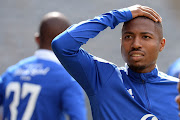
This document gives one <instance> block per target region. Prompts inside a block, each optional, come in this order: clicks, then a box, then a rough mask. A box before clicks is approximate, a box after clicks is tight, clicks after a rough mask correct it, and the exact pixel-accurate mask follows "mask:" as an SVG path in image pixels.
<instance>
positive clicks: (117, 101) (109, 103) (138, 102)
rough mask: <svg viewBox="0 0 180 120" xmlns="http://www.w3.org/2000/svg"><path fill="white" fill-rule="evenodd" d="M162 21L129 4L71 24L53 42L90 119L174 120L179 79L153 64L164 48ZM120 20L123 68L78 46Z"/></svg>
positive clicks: (176, 117)
mask: <svg viewBox="0 0 180 120" xmlns="http://www.w3.org/2000/svg"><path fill="white" fill-rule="evenodd" d="M161 21H162V20H161V17H160V16H159V15H158V13H157V12H156V11H154V10H153V9H152V8H149V7H147V6H141V5H134V6H131V7H128V8H123V9H119V10H112V11H110V12H108V13H104V14H102V15H100V16H97V17H95V18H94V19H89V20H87V21H83V22H80V23H78V24H74V25H73V26H71V27H69V28H68V29H67V30H66V31H65V32H63V33H62V34H60V35H58V36H57V37H56V38H55V39H54V40H53V42H52V49H53V51H54V52H55V54H56V56H57V57H58V59H59V60H60V61H61V63H62V65H63V66H64V67H65V69H66V70H67V71H68V72H69V73H70V74H71V75H72V76H73V77H74V78H75V79H76V80H77V81H78V82H79V84H80V85H81V86H82V87H83V89H84V90H85V91H86V93H87V95H88V97H89V100H90V103H91V108H92V115H93V119H94V120H149V119H153V120H178V119H179V117H178V106H177V104H176V102H175V97H176V96H177V95H178V91H177V89H176V88H177V83H178V79H177V78H175V77H171V76H168V75H167V74H165V73H163V72H160V71H159V70H158V68H157V65H156V61H157V58H158V55H159V52H161V51H162V50H163V49H164V46H165V39H164V38H163V32H162V24H161ZM122 22H124V24H123V27H122V38H121V54H122V57H123V59H124V61H125V62H126V65H125V67H118V66H117V65H115V64H113V63H111V62H108V61H105V60H103V59H101V58H98V57H96V56H93V55H92V54H89V53H88V52H86V51H85V50H84V49H82V48H81V45H83V44H85V43H86V42H87V41H88V40H89V39H90V38H94V37H95V36H97V35H98V34H99V33H100V32H101V31H103V30H104V29H106V28H107V27H111V29H114V28H115V27H116V26H117V25H118V24H119V23H122ZM111 41H112V42H113V36H112V39H111ZM102 44H103V43H102ZM105 49H108V48H105Z"/></svg>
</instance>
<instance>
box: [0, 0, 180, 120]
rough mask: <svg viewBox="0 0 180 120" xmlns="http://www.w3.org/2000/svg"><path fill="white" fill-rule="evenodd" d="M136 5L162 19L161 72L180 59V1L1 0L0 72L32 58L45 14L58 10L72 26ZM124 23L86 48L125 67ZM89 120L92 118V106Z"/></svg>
mask: <svg viewBox="0 0 180 120" xmlns="http://www.w3.org/2000/svg"><path fill="white" fill-rule="evenodd" d="M134 4H141V5H146V6H149V7H152V8H153V9H155V10H156V11H157V12H158V13H159V14H160V15H161V17H162V18H163V27H164V28H163V30H164V37H165V38H166V40H167V41H166V46H165V49H164V51H162V52H161V53H160V56H159V59H158V61H157V64H158V68H159V70H160V71H163V72H166V71H167V68H168V66H169V65H170V64H171V63H172V62H173V61H175V60H176V59H177V58H178V57H180V47H179V46H180V40H179V38H178V37H179V35H180V23H179V21H180V7H179V5H180V1H179V0H51V1H50V0H1V3H0V16H1V17H0V56H1V59H0V73H1V74H2V73H3V72H4V71H5V70H6V68H7V67H8V66H10V65H13V64H15V63H16V62H18V61H19V60H21V59H22V58H25V57H28V56H31V55H33V54H34V51H35V50H36V49H37V46H36V44H35V42H34V33H35V32H36V31H38V27H39V22H40V20H41V18H42V17H43V15H44V14H46V13H47V12H51V11H59V12H62V13H64V14H65V16H67V18H68V19H69V20H70V21H71V23H72V24H74V23H77V22H80V21H82V20H86V19H89V18H93V17H94V16H97V15H100V14H101V13H104V12H108V11H110V10H112V9H120V8H124V7H128V6H131V5H134ZM120 29H121V24H120V25H119V26H118V27H116V28H115V29H114V30H111V29H110V28H108V29H106V30H105V31H103V32H101V33H100V34H99V35H98V36H97V37H96V38H95V39H92V40H90V41H89V42H88V44H87V45H84V46H83V48H84V49H86V50H87V51H88V52H90V53H91V54H93V55H95V56H98V57H101V58H104V59H106V60H108V61H111V62H113V63H115V64H117V65H118V66H124V61H123V60H122V58H121V52H120V40H119V38H120V37H121V30H120ZM87 106H88V110H89V112H88V118H89V120H91V119H92V117H91V113H90V108H89V103H88V100H87Z"/></svg>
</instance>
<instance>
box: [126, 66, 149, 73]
mask: <svg viewBox="0 0 180 120" xmlns="http://www.w3.org/2000/svg"><path fill="white" fill-rule="evenodd" d="M129 68H130V69H131V70H133V71H134V72H141V71H143V70H144V69H145V68H146V66H144V65H143V66H134V65H131V66H129Z"/></svg>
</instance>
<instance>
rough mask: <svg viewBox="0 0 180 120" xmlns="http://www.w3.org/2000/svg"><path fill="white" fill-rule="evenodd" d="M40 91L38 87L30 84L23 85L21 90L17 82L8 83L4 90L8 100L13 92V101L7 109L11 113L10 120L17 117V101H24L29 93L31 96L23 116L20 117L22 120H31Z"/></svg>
mask: <svg viewBox="0 0 180 120" xmlns="http://www.w3.org/2000/svg"><path fill="white" fill-rule="evenodd" d="M40 91H41V86H40V85H36V84H31V83H23V85H22V88H21V85H20V83H18V82H11V83H9V84H8V86H7V88H6V98H9V96H10V94H11V93H12V92H14V97H13V101H12V102H11V104H10V105H9V109H10V112H11V118H10V119H11V120H16V119H17V115H18V111H17V107H18V105H19V101H20V99H24V98H25V97H26V96H27V95H28V94H29V93H30V94H31V95H30V98H29V101H28V104H27V106H26V109H25V112H24V115H23V117H22V120H29V119H31V116H32V113H33V111H34V108H35V105H36V101H37V98H38V96H39V93H40Z"/></svg>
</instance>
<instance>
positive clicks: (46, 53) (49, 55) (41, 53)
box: [34, 49, 61, 64]
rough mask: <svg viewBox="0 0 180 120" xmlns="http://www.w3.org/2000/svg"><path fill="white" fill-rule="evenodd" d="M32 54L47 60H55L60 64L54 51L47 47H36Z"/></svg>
mask: <svg viewBox="0 0 180 120" xmlns="http://www.w3.org/2000/svg"><path fill="white" fill-rule="evenodd" d="M34 56H36V57H37V58H39V59H43V60H48V61H52V62H56V63H58V64H61V63H60V62H59V60H58V59H57V57H56V56H55V54H54V52H53V51H51V50H47V49H38V50H36V51H35V53H34Z"/></svg>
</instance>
